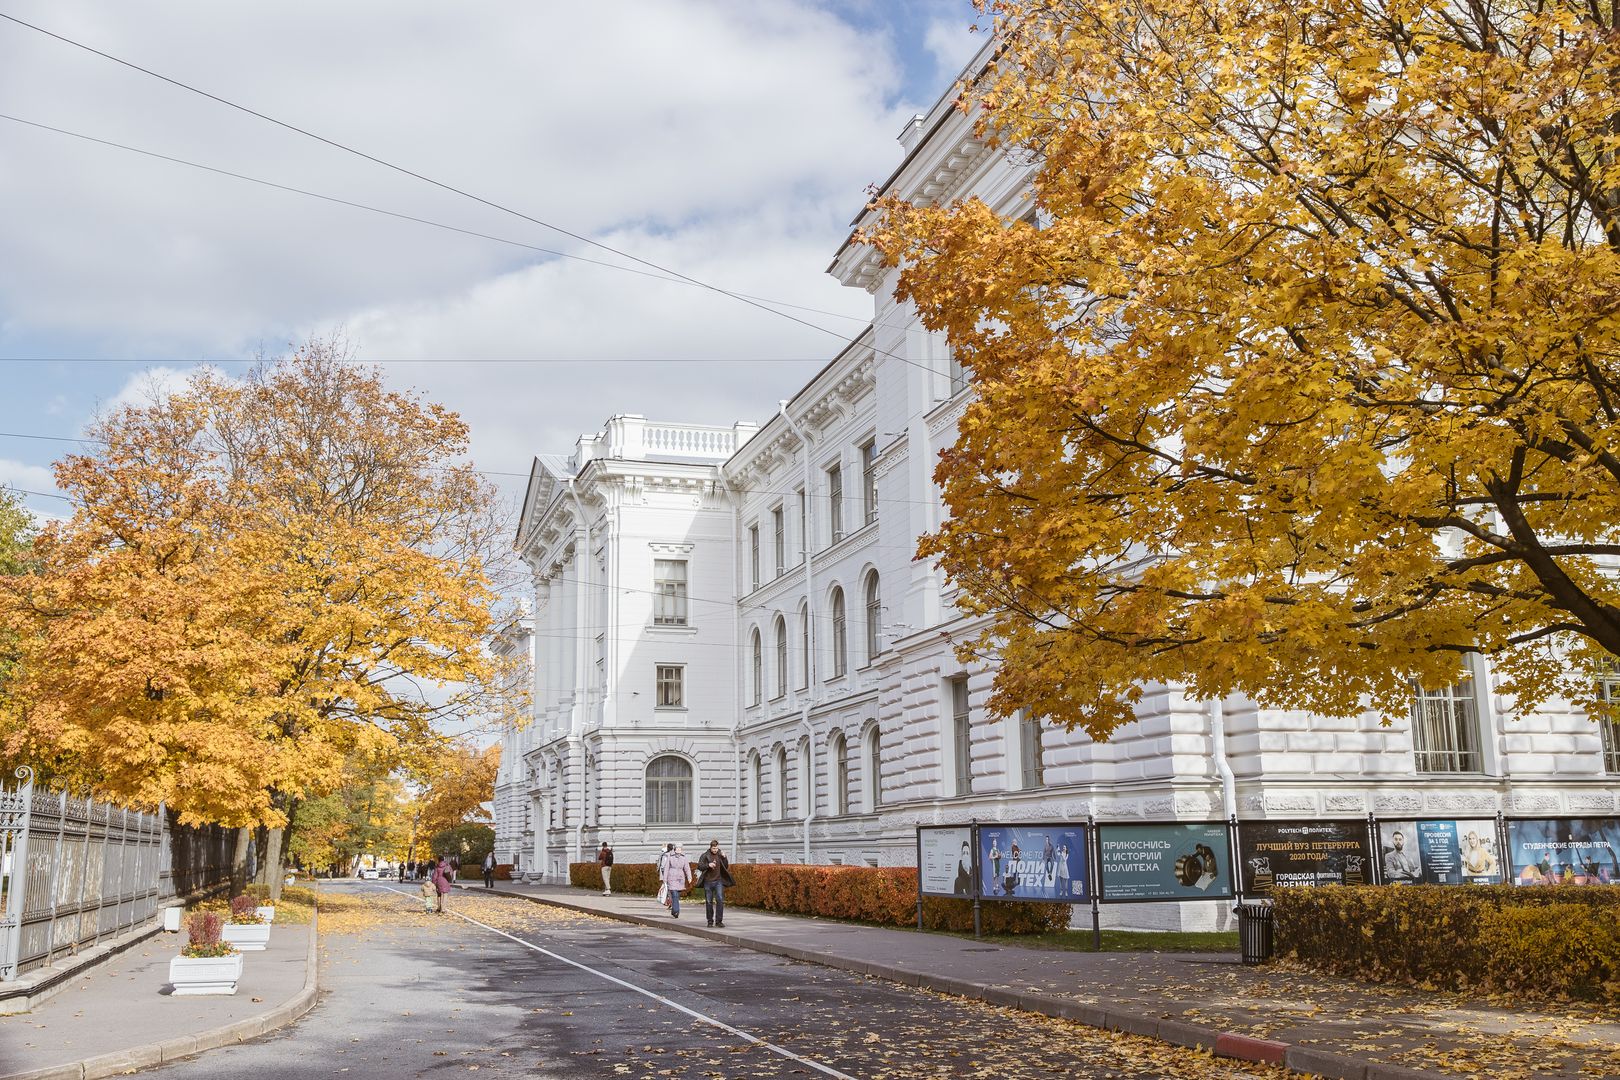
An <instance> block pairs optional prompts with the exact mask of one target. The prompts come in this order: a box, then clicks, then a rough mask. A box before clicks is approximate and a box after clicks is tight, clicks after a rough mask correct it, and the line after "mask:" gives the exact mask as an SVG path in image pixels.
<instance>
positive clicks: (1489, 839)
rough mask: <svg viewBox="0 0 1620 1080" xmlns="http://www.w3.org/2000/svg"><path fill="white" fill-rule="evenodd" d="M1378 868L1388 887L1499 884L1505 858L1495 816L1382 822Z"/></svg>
mask: <svg viewBox="0 0 1620 1080" xmlns="http://www.w3.org/2000/svg"><path fill="white" fill-rule="evenodd" d="M1378 868H1379V871H1380V875H1381V878H1380V879H1381V880H1382V881H1383V883H1384V884H1385V885H1499V884H1501V882H1502V859H1501V854H1500V852H1498V851H1497V850H1496V822H1495V821H1493V820H1491V819H1490V818H1474V819H1454V818H1429V819H1422V818H1420V819H1415V820H1412V821H1382V820H1380V821H1379V823H1378Z"/></svg>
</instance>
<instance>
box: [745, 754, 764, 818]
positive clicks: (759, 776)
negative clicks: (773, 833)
mask: <svg viewBox="0 0 1620 1080" xmlns="http://www.w3.org/2000/svg"><path fill="white" fill-rule="evenodd" d="M749 756H750V757H751V758H752V759H753V760H752V761H751V762H750V763H749V765H750V772H751V773H752V774H753V777H754V790H753V800H752V801H753V809H754V820H755V821H764V820H765V759H764V758H763V757H762V756H760V753H759V751H757V750H756V751H754V753H753V754H751V755H749Z"/></svg>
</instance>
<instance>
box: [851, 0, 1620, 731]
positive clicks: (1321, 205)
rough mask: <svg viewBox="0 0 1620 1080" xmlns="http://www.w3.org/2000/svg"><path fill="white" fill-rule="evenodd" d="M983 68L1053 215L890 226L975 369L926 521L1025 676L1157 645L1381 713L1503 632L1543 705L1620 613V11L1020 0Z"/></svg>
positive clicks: (1576, 691) (1091, 667)
mask: <svg viewBox="0 0 1620 1080" xmlns="http://www.w3.org/2000/svg"><path fill="white" fill-rule="evenodd" d="M987 6H991V7H993V8H994V10H995V12H996V15H997V32H998V34H1000V36H1001V38H1002V41H1003V44H1004V48H1003V50H1002V52H1001V53H1000V55H999V57H998V60H997V61H996V63H995V65H993V67H992V68H991V69H990V70H989V71H987V72H986V73H985V75H984V76H982V78H981V79H980V80H979V83H978V84H977V85H974V86H970V87H968V88H967V91H966V98H965V104H966V107H967V108H968V109H969V112H970V114H971V115H974V116H976V117H977V122H978V124H979V126H980V130H981V131H982V132H983V133H984V134H985V135H986V136H988V137H990V138H993V139H995V140H997V141H998V142H1000V143H1001V144H1003V145H1014V146H1019V147H1022V148H1024V150H1026V151H1033V152H1034V160H1035V165H1034V167H1033V169H1032V172H1031V185H1032V192H1033V197H1034V200H1035V203H1036V205H1037V206H1038V207H1039V208H1040V210H1041V212H1042V213H1041V220H1042V226H1043V227H1041V228H1039V229H1037V228H1034V227H1032V226H1030V225H1028V224H1026V223H1022V222H1019V223H1007V222H1003V221H1002V220H1001V218H1000V217H999V216H998V215H997V214H995V213H994V212H993V211H992V210H991V209H990V208H989V207H987V206H985V205H983V204H982V203H980V202H978V201H977V200H967V201H965V202H962V203H959V204H956V205H950V206H911V205H908V204H905V203H904V202H902V201H899V200H897V199H893V198H890V199H886V200H884V201H882V203H881V204H880V210H881V211H882V214H883V217H882V221H881V224H879V225H878V226H877V227H876V228H874V229H872V230H871V231H870V232H869V233H868V235H866V237H865V239H866V240H867V241H868V242H870V243H874V244H876V245H877V246H878V247H879V248H880V250H882V251H883V252H884V254H885V255H886V256H887V257H888V258H889V259H890V260H891V261H893V262H896V263H900V264H903V265H904V270H903V273H902V276H901V292H902V296H903V298H909V299H911V300H913V301H915V302H916V304H917V307H918V310H919V311H920V312H921V314H922V317H923V319H924V321H925V322H926V323H928V325H929V326H930V327H932V328H936V329H944V330H946V331H947V332H948V334H949V336H950V341H951V346H952V348H953V350H954V351H955V352H956V354H957V355H958V356H959V358H960V359H961V360H962V361H963V362H964V364H965V365H966V366H967V367H968V368H969V369H970V370H971V371H972V372H973V376H974V382H975V386H976V388H977V391H978V398H977V400H976V401H975V402H974V403H973V405H972V406H970V408H969V410H968V413H967V415H966V416H965V417H964V418H963V421H962V425H961V436H960V441H959V443H958V445H957V446H956V447H955V448H954V449H953V450H951V451H949V452H947V453H945V454H944V455H943V456H942V458H941V464H940V466H939V470H938V474H937V477H938V479H939V481H940V483H941V484H942V485H943V487H944V491H945V497H946V500H947V502H948V504H949V506H950V509H951V511H952V516H951V518H950V520H949V521H947V523H946V524H945V525H944V526H943V527H942V528H941V530H940V531H939V532H938V533H937V534H935V535H933V536H930V537H927V538H925V539H924V541H923V542H922V545H921V548H920V552H921V554H923V555H925V556H931V557H936V558H938V559H939V560H940V561H941V563H942V564H943V566H944V567H945V568H946V570H947V571H948V572H949V573H950V574H951V575H952V576H953V578H955V579H956V581H958V582H959V583H960V584H961V585H962V586H963V589H964V593H965V595H966V596H967V597H968V600H969V604H970V607H972V608H973V609H974V610H980V611H985V612H989V613H992V614H993V615H994V619H993V622H992V623H991V625H990V627H989V629H988V631H987V632H986V634H985V635H984V636H983V637H982V638H981V639H980V640H978V641H977V642H974V643H972V644H971V645H970V646H969V648H978V649H994V650H996V651H999V652H1000V653H1001V655H1002V656H1003V658H1004V661H1005V663H1004V666H1003V667H1002V669H1001V674H1000V676H999V677H998V682H997V689H996V694H995V696H994V698H993V700H992V707H993V708H995V709H997V710H998V711H1000V712H1003V713H1008V712H1011V711H1012V710H1013V709H1016V708H1021V707H1030V708H1032V709H1033V710H1034V711H1035V712H1036V713H1038V714H1044V715H1047V716H1049V717H1052V718H1055V719H1056V720H1058V721H1060V722H1064V723H1068V724H1077V725H1081V726H1084V727H1085V728H1086V729H1087V730H1089V731H1091V732H1092V733H1093V734H1094V735H1097V736H1106V734H1107V733H1108V732H1109V731H1111V730H1113V729H1114V728H1116V727H1117V726H1118V725H1119V724H1121V723H1124V722H1127V721H1128V720H1129V719H1131V718H1132V716H1133V715H1134V713H1133V708H1132V706H1133V703H1134V702H1135V701H1137V700H1138V699H1139V694H1140V691H1139V689H1138V687H1140V686H1141V685H1142V684H1143V683H1151V682H1159V681H1162V682H1168V683H1181V684H1185V685H1186V686H1187V687H1188V688H1189V690H1190V692H1191V693H1192V694H1193V695H1194V696H1197V697H1203V696H1208V695H1213V694H1223V693H1227V692H1231V691H1235V690H1242V691H1246V692H1248V693H1250V694H1251V695H1253V696H1255V697H1256V698H1258V699H1259V700H1261V701H1263V702H1267V703H1273V704H1279V705H1287V706H1294V707H1308V708H1311V709H1315V710H1317V711H1321V712H1327V713H1341V714H1342V713H1348V712H1354V711H1357V710H1359V709H1362V708H1365V707H1366V706H1367V704H1368V703H1369V702H1370V703H1371V704H1372V705H1373V707H1375V708H1377V709H1379V710H1381V711H1383V712H1384V713H1385V714H1386V715H1396V714H1399V713H1402V712H1404V711H1405V710H1406V709H1407V708H1408V707H1409V701H1410V687H1411V680H1413V679H1414V678H1415V679H1418V680H1421V681H1423V682H1424V683H1426V684H1428V685H1444V684H1445V683H1448V682H1450V681H1452V679H1453V678H1454V677H1455V673H1456V671H1457V670H1458V667H1459V664H1460V658H1461V655H1462V654H1463V653H1464V652H1466V651H1468V650H1476V649H1477V650H1479V651H1482V652H1485V653H1487V654H1489V655H1491V656H1492V657H1493V658H1494V662H1495V664H1496V666H1497V668H1498V670H1499V671H1501V672H1503V673H1505V674H1506V675H1507V676H1508V679H1507V687H1506V689H1507V691H1508V693H1509V694H1511V695H1513V696H1514V697H1515V705H1516V706H1517V707H1518V708H1520V709H1525V708H1530V707H1533V706H1534V705H1536V704H1538V703H1539V702H1541V701H1543V700H1545V699H1546V698H1547V697H1549V696H1550V695H1553V694H1556V693H1562V694H1566V695H1568V696H1570V697H1572V698H1574V699H1575V700H1577V701H1585V700H1589V699H1590V697H1591V688H1590V679H1589V671H1590V667H1589V663H1588V661H1589V660H1590V659H1592V658H1595V657H1599V656H1603V655H1607V654H1616V653H1620V590H1617V588H1616V585H1615V581H1614V577H1613V574H1612V571H1611V569H1610V568H1611V567H1612V566H1614V565H1615V564H1616V561H1617V559H1620V536H1617V535H1616V527H1617V523H1620V452H1617V451H1620V446H1617V445H1616V444H1617V442H1620V424H1617V419H1620V348H1617V342H1620V197H1617V196H1616V194H1615V193H1616V192H1620V134H1617V132H1620V119H1617V115H1620V114H1617V112H1616V105H1615V102H1616V101H1620V76H1617V75H1616V74H1615V72H1617V71H1620V36H1617V34H1616V28H1615V27H1614V26H1612V25H1609V24H1608V23H1607V22H1606V21H1604V20H1605V19H1606V18H1607V16H1602V17H1600V16H1598V15H1595V14H1594V10H1595V9H1591V8H1588V7H1586V6H1584V5H1575V4H1564V3H1558V4H1552V5H1528V4H1526V5H1508V6H1506V7H1503V6H1499V5H1498V6H1493V7H1492V8H1490V9H1489V10H1488V11H1487V10H1486V9H1480V8H1473V7H1470V8H1467V9H1466V10H1465V9H1464V8H1462V7H1455V6H1453V5H1447V4H1432V3H1417V2H1410V0H1408V2H1399V3H1396V4H1393V5H1392V4H1368V3H1361V2H1357V0H1299V2H1290V3H1286V4H1285V3H1280V2H1274V0H1262V2H1260V3H1245V4H1235V3H1229V2H1226V0H1209V2H1203V3H1195V4H1192V5H1188V4H1186V3H1181V2H1177V3H1169V2H1167V0H1043V2H1015V0H1008V2H1005V3H996V4H993V5H987Z"/></svg>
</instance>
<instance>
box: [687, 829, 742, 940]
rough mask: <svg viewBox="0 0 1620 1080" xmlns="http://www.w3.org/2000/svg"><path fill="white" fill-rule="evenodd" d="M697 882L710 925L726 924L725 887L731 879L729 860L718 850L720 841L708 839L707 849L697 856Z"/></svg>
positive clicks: (729, 884) (732, 884) (731, 883)
mask: <svg viewBox="0 0 1620 1080" xmlns="http://www.w3.org/2000/svg"><path fill="white" fill-rule="evenodd" d="M697 875H698V884H700V885H702V886H703V914H704V915H705V916H707V917H708V920H709V925H710V926H724V925H726V889H727V888H728V887H731V886H735V885H736V884H737V883H736V882H735V881H732V880H731V862H730V860H728V859H727V858H726V854H725V852H723V851H721V850H720V841H718V840H710V841H709V850H708V851H705V852H704V853H703V854H702V855H699V856H698V861H697Z"/></svg>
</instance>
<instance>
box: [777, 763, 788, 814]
mask: <svg viewBox="0 0 1620 1080" xmlns="http://www.w3.org/2000/svg"><path fill="white" fill-rule="evenodd" d="M776 816H777V817H778V818H780V819H782V820H783V821H786V820H787V816H788V797H787V749H786V748H784V747H778V748H777V751H776Z"/></svg>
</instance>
